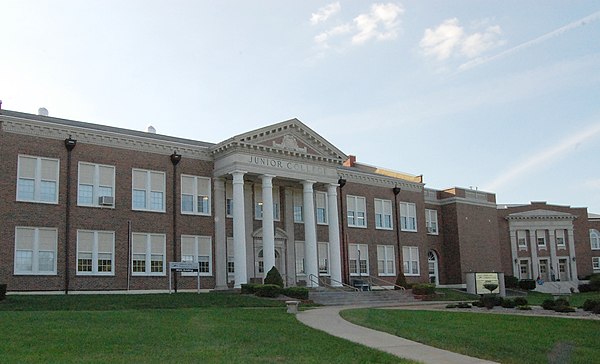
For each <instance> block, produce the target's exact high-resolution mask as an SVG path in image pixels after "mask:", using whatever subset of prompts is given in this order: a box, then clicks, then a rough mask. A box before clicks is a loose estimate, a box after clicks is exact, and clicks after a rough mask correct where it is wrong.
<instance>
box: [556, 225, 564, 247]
mask: <svg viewBox="0 0 600 364" xmlns="http://www.w3.org/2000/svg"><path fill="white" fill-rule="evenodd" d="M555 238H556V247H557V248H559V249H565V248H566V247H567V245H566V241H565V231H564V230H562V229H561V230H556V231H555Z"/></svg>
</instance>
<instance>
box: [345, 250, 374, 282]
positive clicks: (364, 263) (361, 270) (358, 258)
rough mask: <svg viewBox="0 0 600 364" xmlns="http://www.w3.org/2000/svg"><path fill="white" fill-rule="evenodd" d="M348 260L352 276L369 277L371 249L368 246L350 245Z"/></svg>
mask: <svg viewBox="0 0 600 364" xmlns="http://www.w3.org/2000/svg"><path fill="white" fill-rule="evenodd" d="M348 259H349V262H348V263H349V264H348V267H349V269H350V275H351V276H360V275H363V274H364V275H369V247H368V246H367V245H366V244H348Z"/></svg>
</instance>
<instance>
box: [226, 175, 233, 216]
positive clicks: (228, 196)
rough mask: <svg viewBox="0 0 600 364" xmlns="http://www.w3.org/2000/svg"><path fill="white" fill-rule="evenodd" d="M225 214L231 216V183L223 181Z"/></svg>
mask: <svg viewBox="0 0 600 364" xmlns="http://www.w3.org/2000/svg"><path fill="white" fill-rule="evenodd" d="M225 215H226V216H227V217H233V184H232V183H231V182H230V181H227V182H225Z"/></svg>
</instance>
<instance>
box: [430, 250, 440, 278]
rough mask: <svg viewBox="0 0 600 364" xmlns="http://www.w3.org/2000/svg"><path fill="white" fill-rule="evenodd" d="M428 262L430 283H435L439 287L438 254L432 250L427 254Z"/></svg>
mask: <svg viewBox="0 0 600 364" xmlns="http://www.w3.org/2000/svg"><path fill="white" fill-rule="evenodd" d="M427 260H428V263H429V283H435V285H436V286H439V284H440V274H439V266H438V257H437V253H436V252H435V251H433V250H430V251H429V253H427Z"/></svg>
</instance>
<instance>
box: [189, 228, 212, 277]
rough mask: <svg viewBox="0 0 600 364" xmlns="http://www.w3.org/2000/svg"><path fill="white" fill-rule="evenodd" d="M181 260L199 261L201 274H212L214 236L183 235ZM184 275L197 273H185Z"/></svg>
mask: <svg viewBox="0 0 600 364" xmlns="http://www.w3.org/2000/svg"><path fill="white" fill-rule="evenodd" d="M181 261H182V262H198V263H200V264H199V268H200V275H201V276H210V275H212V238H211V237H210V236H196V235H181ZM182 275H192V276H193V275H196V274H195V273H183V274H182Z"/></svg>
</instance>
